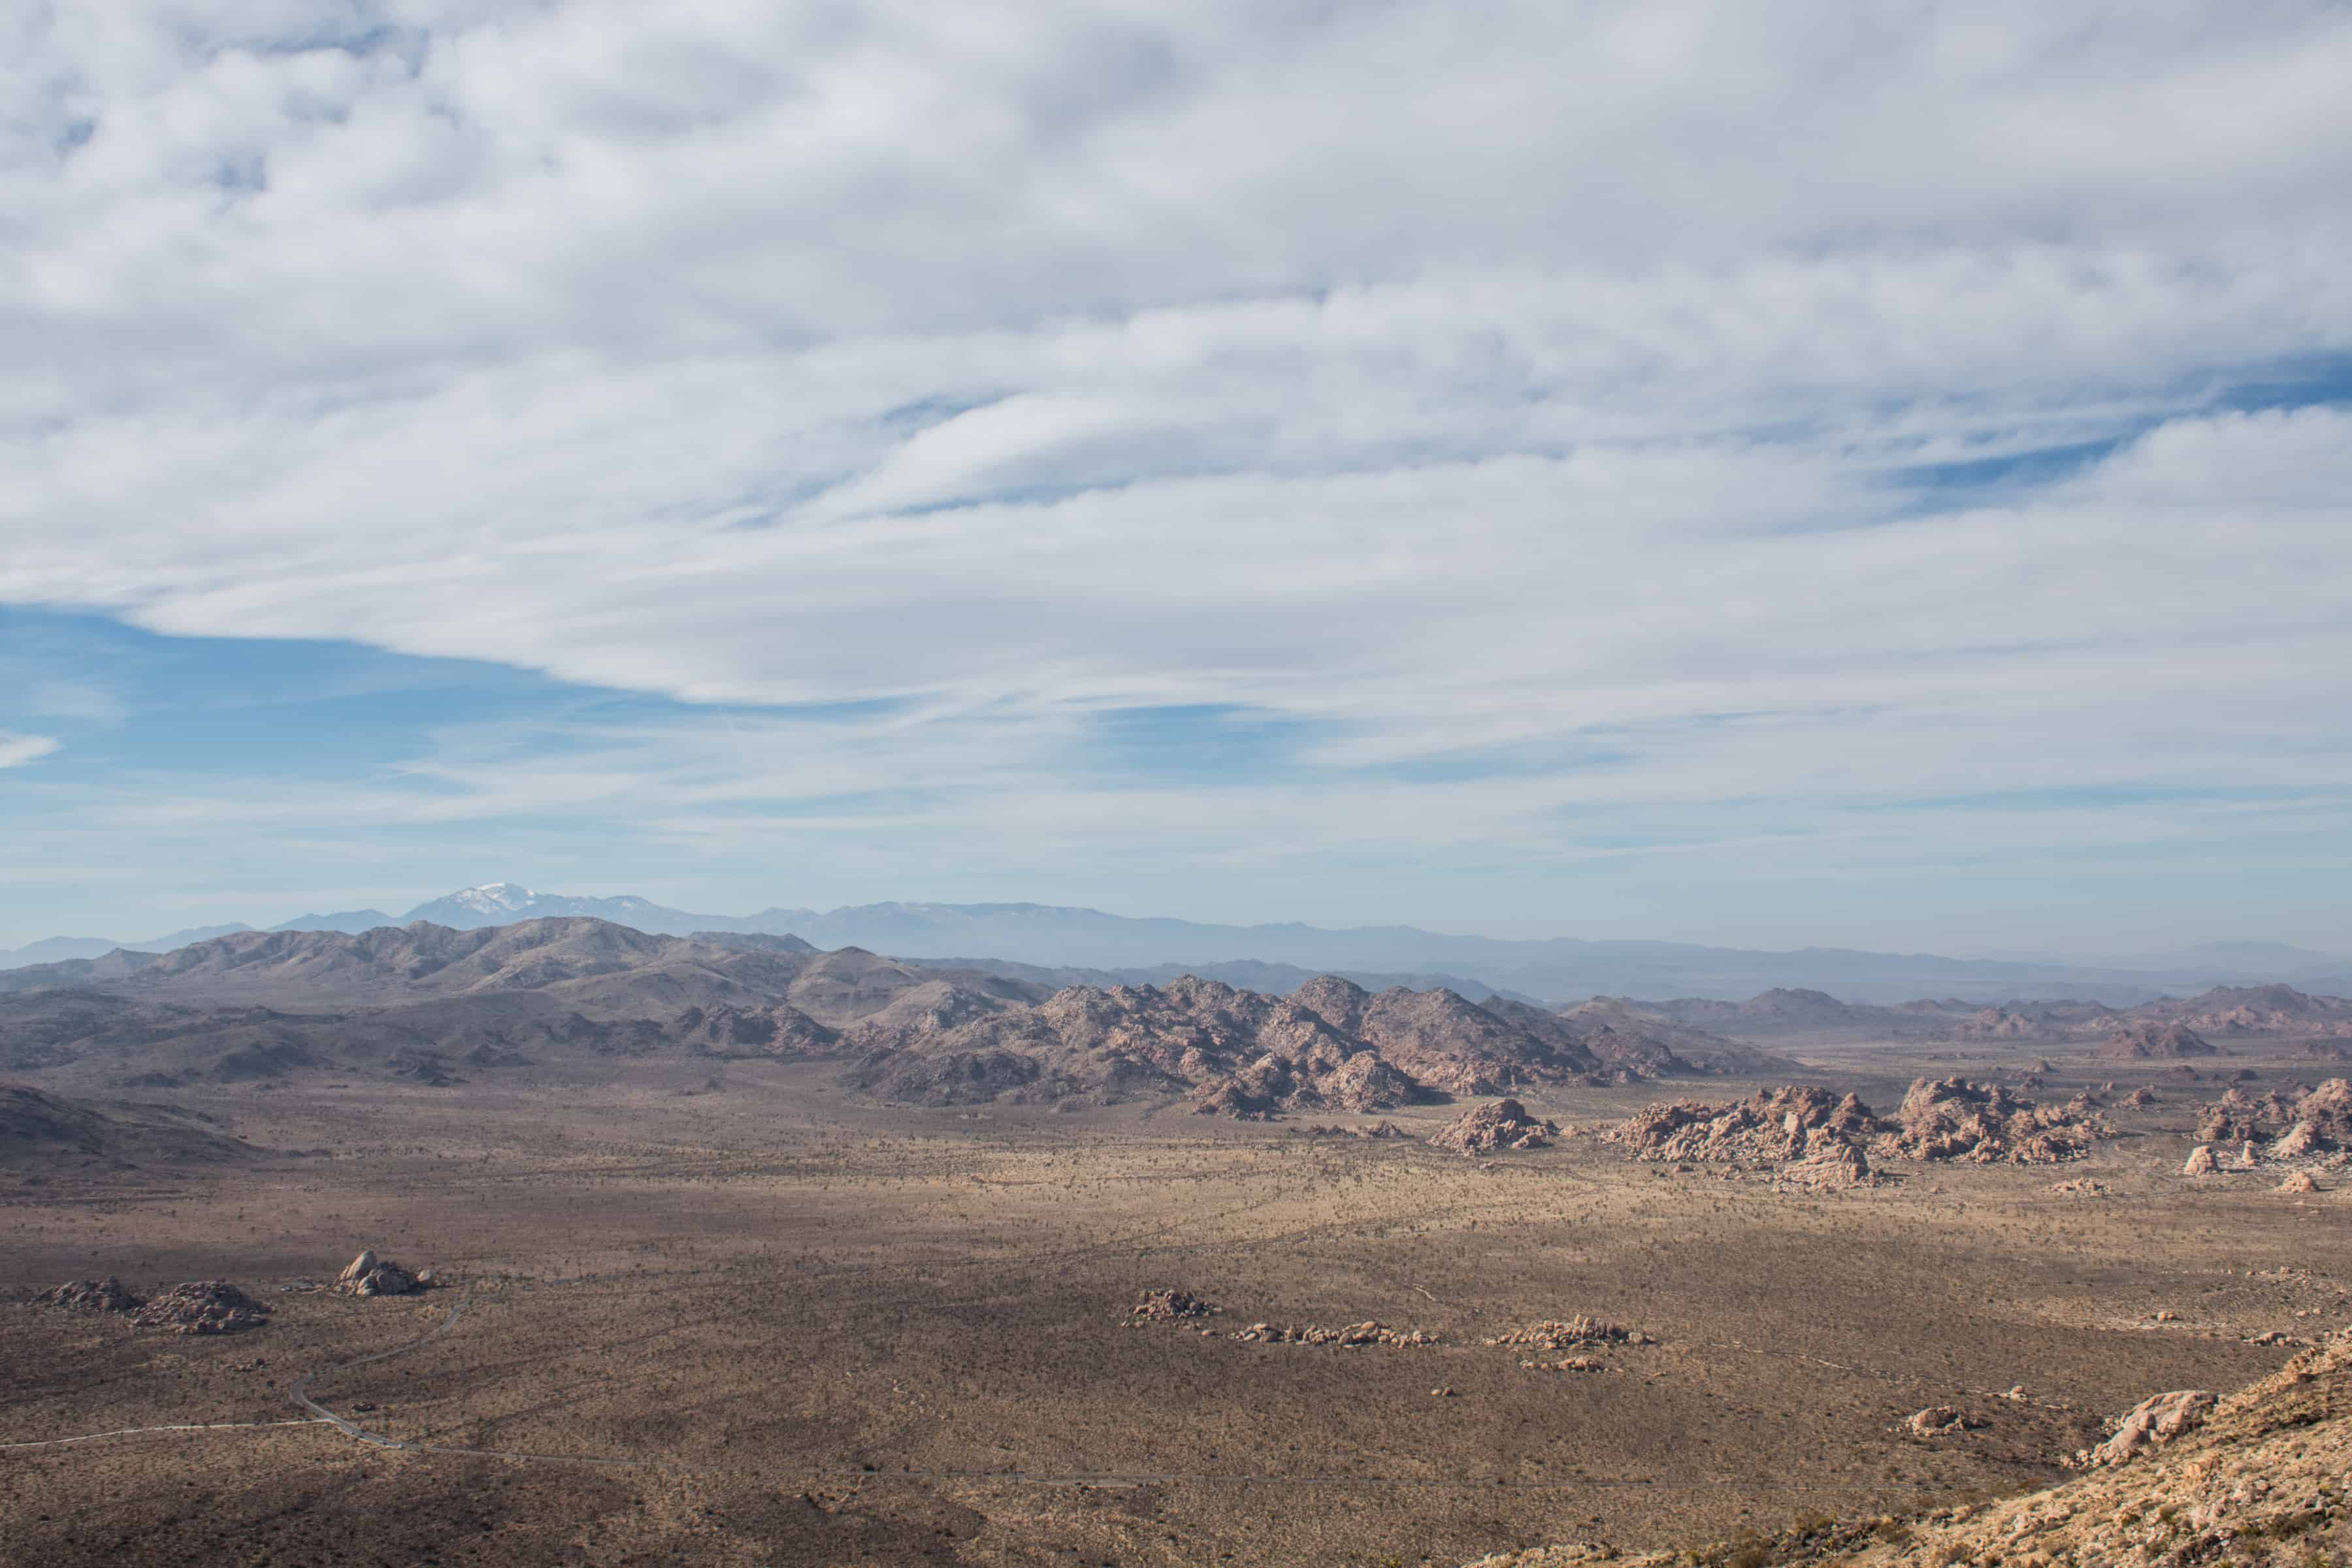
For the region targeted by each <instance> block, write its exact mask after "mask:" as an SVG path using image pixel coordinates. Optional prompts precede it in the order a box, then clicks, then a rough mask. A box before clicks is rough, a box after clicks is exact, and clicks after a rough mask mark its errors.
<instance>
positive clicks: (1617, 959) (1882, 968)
mask: <svg viewBox="0 0 2352 1568" xmlns="http://www.w3.org/2000/svg"><path fill="white" fill-rule="evenodd" d="M556 916H576V917H586V918H590V919H596V920H605V921H613V922H614V923H616V924H620V925H625V926H628V927H630V928H631V929H633V930H636V931H645V932H646V933H648V934H650V935H664V936H688V935H691V934H693V933H695V932H698V931H702V932H711V933H735V934H739V935H772V936H782V935H785V934H792V935H797V936H799V937H801V938H803V939H804V940H806V941H808V942H812V943H814V945H816V946H817V947H820V948H825V949H834V948H842V947H860V948H865V949H867V950H869V951H872V952H888V953H895V954H897V955H898V956H900V957H904V958H910V959H919V960H923V961H926V962H936V961H940V960H945V959H950V958H961V959H963V960H966V961H971V962H986V963H1004V964H1021V965H1032V966H1035V967H1038V968H1043V969H1050V970H1080V969H1092V970H1097V971H1105V972H1120V971H1160V972H1163V973H1164V972H1167V971H1170V970H1173V971H1175V972H1179V973H1204V972H1205V971H1207V970H1210V969H1213V968H1214V969H1223V968H1227V967H1229V966H1234V965H1240V964H1247V963H1255V964H1263V965H1267V966H1269V968H1270V969H1271V970H1274V971H1279V972H1280V973H1289V972H1292V971H1297V972H1303V973H1307V974H1322V973H1352V974H1370V975H1380V976H1412V977H1422V976H1445V977H1447V979H1448V983H1449V984H1450V983H1451V982H1452V981H1454V980H1462V981H1467V982H1469V983H1471V984H1474V985H1475V986H1478V987H1484V988H1487V989H1488V990H1490V991H1492V992H1497V993H1501V994H1507V995H1516V996H1520V997H1530V996H1532V997H1541V998H1546V999H1549V1000H1560V999H1565V998H1572V997H1583V996H1591V995H1617V996H1628V997H1633V998H1636V999H1639V1000H1642V1001H1644V1002H1663V1001H1667V1000H1670V999H1696V1000H1716V1001H1726V1002H1732V1001H1740V1000H1743V999H1748V998H1752V997H1754V996H1756V995H1757V994H1759V993H1763V992H1769V991H1774V990H1785V991H1790V992H1805V991H1812V992H1821V993H1827V994H1834V995H1835V996H1837V997H1839V998H1842V999H1843V1000H1844V1001H1845V1002H1847V1003H1849V1004H1855V1005H1885V1004H1892V1003H1897V1002H1902V1001H1906V1000H1908V999H1910V998H1915V997H1919V996H1938V997H1950V998H1953V999H1955V1000H1958V1001H1965V1002H1969V1003H1973V1004H1977V1005H1983V1004H1986V1003H1992V1002H2007V1001H2051V1000H2057V999H2061V998H2069V997H2073V998H2084V999H2088V1000H2093V1001H2097V1002H2101V1003H2105V1004H2106V1005H2111V1006H2131V1005H2137V1004H2139V1003H2142V1002H2149V1001H2154V1000H2157V999H2158V998H2159V997H2161V996H2165V995H2174V994H2184V993H2191V992H2197V991H2202V990H2205V989H2207V988H2209V987H2210V986H2213V985H2223V984H2271V983H2285V984H2294V985H2297V986H2299V987H2301V988H2303V989H2305V990H2312V991H2347V990H2352V959H2340V960H2336V959H2327V958H2326V955H2324V954H2319V955H2314V954H2309V953H2308V951H2307V950H2302V949H2293V948H2281V947H2279V946H2278V945H2277V944H2269V943H2217V944H2212V946H2211V950H2210V951H2212V952H2213V953H2214V954H2215V956H2213V957H2212V958H2211V959H2210V962H2200V961H2198V960H2196V959H2195V957H2194V953H2193V952H2191V953H2184V954H2180V955H2177V956H2179V957H2180V958H2182V959H2183V960H2184V961H2185V962H2186V963H2187V964H2188V966H2187V967H2182V968H2179V969H2129V968H2116V967H2103V966H2096V965H2089V966H2086V965H2079V964H2065V963H2022V962H2013V961H2008V960H1993V959H1955V958H1944V957H1940V956H1937V955H1935V954H1932V953H1910V954H1905V953H1885V952H1864V951H1861V950H1856V949H1847V948H1803V949H1798V950H1794V951H1790V952H1751V951H1748V950H1745V949H1738V948H1720V947H1707V946H1702V945H1699V944H1696V943H1688V942H1646V941H1599V942H1592V941H1583V940H1580V939H1577V938H1572V937H1551V938H1543V939H1538V940H1525V941H1515V940H1507V939H1503V938H1497V937H1480V936H1453V935H1447V934H1444V933H1442V932H1436V931H1422V930H1419V929H1417V928H1415V927H1412V926H1365V927H1358V928H1354V929H1350V930H1328V929H1325V928H1322V927H1318V926H1310V925H1304V924H1300V923H1297V922H1289V923H1279V924H1269V925H1256V926H1230V925H1209V924H1202V923H1200V922H1197V921H1182V920H1173V919H1167V918H1158V917H1154V918H1141V919H1139V918H1130V917H1128V916H1123V915H1112V914H1106V913H1104V912H1102V911H1101V910H1088V909H1076V908H1066V907H1062V906H1056V905H1048V904H1030V903H1001V904H997V903H992V904H944V903H904V902H892V903H878V904H862V905H855V906H845V907H844V908H840V909H835V910H811V909H784V908H781V907H778V908H772V909H767V910H761V911H759V912H758V913H756V914H751V915H743V916H728V915H709V914H697V913H693V912H690V911H688V910H677V909H671V908H668V907H667V906H664V905H661V904H656V903H655V902H653V901H652V900H646V899H642V898H637V897H634V896H620V897H613V898H589V897H577V896H573V895H570V894H560V893H544V892H540V891H537V890H535V889H530V888H528V887H525V886H523V885H521V884H520V883H516V882H489V883H484V884H482V885H480V886H478V887H474V888H467V889H459V890H458V891H457V892H455V893H450V894H447V895H445V896H444V897H442V898H438V899H435V900H429V901H427V902H425V903H423V904H419V905H418V906H416V907H415V909H413V910H409V911H408V912H407V913H406V914H405V915H403V916H401V917H400V921H399V922H398V923H402V924H407V923H413V922H415V921H420V920H421V921H430V922H431V923H433V924H436V925H445V926H448V927H450V928H451V929H454V930H474V929H479V928H482V927H487V926H498V925H511V924H515V923H518V922H520V921H529V920H538V919H546V918H549V917H556ZM358 921H373V922H374V923H380V924H392V923H394V922H393V921H390V920H389V919H386V918H383V916H382V911H379V910H353V911H350V912H349V913H347V914H344V915H306V916H303V917H301V918H300V919H299V920H297V921H288V922H286V924H285V925H284V926H281V927H279V928H278V929H280V930H289V929H291V930H339V931H352V930H364V929H368V928H367V927H366V926H364V925H355V924H354V923H353V922H358ZM218 929H221V930H227V929H232V928H218ZM246 929H249V928H246ZM181 934H182V935H183V936H185V935H186V933H181ZM77 940H79V939H77ZM34 945H35V946H36V947H47V946H48V945H50V944H41V943H36V944H34ZM122 945H128V946H131V947H133V948H135V949H136V950H139V951H150V952H152V951H155V945H154V944H152V943H132V944H122ZM109 951H111V946H110V944H104V943H99V942H86V943H83V945H82V946H80V947H79V948H78V949H77V950H76V951H74V952H56V951H47V952H41V953H33V954H31V956H26V954H27V953H28V952H30V950H28V949H27V950H18V952H17V953H15V954H0V968H12V967H16V966H19V965H21V964H24V963H37V962H42V961H43V960H44V959H56V958H68V957H80V958H95V957H99V956H100V955H101V954H102V953H104V952H109ZM2306 956H2310V957H2316V958H2318V959H2320V960H2322V961H2323V962H2321V963H2318V964H2316V965H2315V966H2313V967H2310V968H2308V969H2306V968H2304V967H2301V964H2302V960H2303V958H2305V957H2306ZM2266 959H2284V960H2289V961H2292V963H2293V964H2294V965H2295V967H2294V970H2293V972H2292V973H2280V972H2274V971H2273V970H2268V969H2263V968H2262V967H2261V966H2260V963H2259V962H2257V961H2261V960H2266ZM2249 963H2253V964H2254V967H2252V968H2249V967H2246V965H2247V964H2249ZM1237 983H1239V982H1237ZM1455 988H1456V989H1459V988H1460V987H1459V986H1456V987H1455Z"/></svg>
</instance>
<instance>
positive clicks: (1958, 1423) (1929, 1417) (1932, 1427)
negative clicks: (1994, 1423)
mask: <svg viewBox="0 0 2352 1568" xmlns="http://www.w3.org/2000/svg"><path fill="white" fill-rule="evenodd" d="M1983 1425H1984V1423H1983V1422H1982V1421H1979V1420H1978V1419H1977V1418H1976V1417H1975V1416H1973V1415H1968V1414H1966V1413H1965V1412H1963V1411H1959V1410H1955V1409H1954V1408H1953V1407H1952V1406H1950V1405H1929V1406H1927V1409H1925V1410H1921V1411H1917V1412H1916V1413H1914V1414H1913V1415H1912V1416H1911V1418H1910V1419H1909V1420H1907V1421H1906V1422H1904V1423H1903V1429H1904V1430H1905V1431H1906V1432H1908V1433H1910V1434H1911V1436H1914V1437H1957V1436H1959V1435H1960V1434H1961V1433H1963V1432H1967V1431H1969V1430H1971V1429H1973V1428H1976V1427H1979V1426H1983Z"/></svg>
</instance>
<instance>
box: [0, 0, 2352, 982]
mask: <svg viewBox="0 0 2352 1568" xmlns="http://www.w3.org/2000/svg"><path fill="white" fill-rule="evenodd" d="M741 9H742V8H736V7H719V6H709V7H704V6H698V5H685V6H672V7H660V8H646V7H643V6H632V5H621V4H617V3H614V4H606V3H603V0H574V3H572V4H564V5H552V6H548V5H519V4H514V5H510V4H504V3H501V0H467V3H465V4H457V5H450V4H444V3H436V4H430V5H425V4H416V5H409V4H400V3H393V0H385V3H381V4H377V3H362V0H350V3H342V4H326V3H322V0H271V3H270V4H268V5H258V6H256V5H238V6H234V7H231V6H226V5H221V6H209V5H203V4H195V3H185V0H173V3H172V4H164V3H162V0H154V3H144V0H142V3H139V4H131V5H121V6H108V7H102V8H100V7H57V8H48V9H46V10H38V11H36V12H31V13H27V14H26V15H25V16H20V17H18V18H16V19H14V20H11V21H9V22H7V23H5V24H0V27H5V28H7V29H12V31H9V32H8V33H7V34H6V36H5V37H0V44H5V47H0V93H5V97H6V100H7V101H8V102H9V103H10V104H11V105H12V107H13V109H14V110H16V112H14V113H12V114H10V115H8V116H5V117H0V202H5V210H7V211H8V212H9V213H10V214H11V215H12V216H11V221H12V224H14V225H15V227H14V229H12V242H11V245H10V247H8V249H7V251H6V253H5V255H0V283H5V287H0V353H5V355H6V356H7V360H8V363H10V364H11V365H12V367H16V370H15V373H14V374H12V375H11V376H10V377H9V378H8V380H7V382H6V384H5V387H0V830H5V833H6V835H7V838H8V841H9V843H10V845H11V853H10V854H9V855H8V857H7V858H5V861H4V862H0V945H5V944H7V943H9V942H17V941H23V940H26V939H30V938H34V937H37V936H42V935H47V934H53V933H58V932H75V933H89V934H105V935H113V936H122V937H138V936H142V935H146V934H152V933H153V932H159V931H164V930H168V929H172V928H174V927H177V926H182V925H186V924H192V923H198V922H202V921H215V920H227V919H244V920H248V921H257V922H265V923H266V922H268V921H275V920H279V919H284V918H287V917H288V916H290V915H293V914H296V913H299V912H302V911H303V910H317V909H327V908H341V907H347V906H350V905H353V904H362V903H374V904H378V905H381V906H383V907H385V908H388V909H394V910H397V909H400V908H404V907H405V906H406V905H407V904H409V903H412V902H415V901H417V900H422V899H424V898H426V897H429V896H432V895H434V894H436V893H439V892H442V891H446V890H447V889H449V888H452V887H455V886H458V885H461V884H465V883H470V882H476V881H481V880H488V879H499V878H507V879H517V880H522V881H526V882H530V883H533V884H535V885H541V886H545V887H549V888H552V889H559V890H564V891H576V892H607V893H611V892H624V891H626V892H636V893H642V894H645V895H646V896H648V897H653V898H656V899H659V900H662V901H664V902H667V903H673V904H677V905H681V906H684V907H688V908H692V909H698V910H712V911H720V912H725V911H744V910H751V909H754V908H758V907H761V906H765V905H769V904H777V903H782V904H803V903H805V904H816V905H829V904H834V903H841V902H862V901H869V900H883V899H893V898H914V899H919V898H932V899H950V900H1013V899H1031V900H1043V901H1055V902H1083V903H1090V904H1095V905H1097V906H1100V907H1104V908H1108V909H1113V910H1121V911H1124V912H1130V913H1171V914H1181V915H1187V916H1192V917H1194V918H1200V919H1209V920H1231V921H1259V920H1280V919H1304V920H1311V921H1319V922H1323V923H1359V922H1366V923H1369V922H1381V921H1410V922H1414V923H1421V924H1426V925H1431V926H1437V927H1443V928H1446V929H1454V930H1465V931H1496V932H1498V933H1507V934H1539V933H1559V934H1573V935H1586V936H1612V935H1622V936H1658V937H1676V938H1687V939H1692V940H1703V941H1718V942H1737V943H1739V944H1743V945H1769V946H1795V945H1801V944H1804V943H1808V942H1822V943H1837V944H1844V945H1856V946H1872V947H1913V948H1933V949H1939V950H1942V951H1948V952H1991V951H2002V952H2031V951H2049V952H2063V953H2074V954H2098V953H2109V952H2134V951H2145V950H2147V949H2148V948H2151V947H2160V946H2165V945H2170V944H2174V943H2179V942H2195V941H2207V940H2221V939H2237V938H2272V939H2279V940H2286V941H2293V942H2301V943H2304V944H2307V945H2311V946H2316V947H2321V948H2334V949H2338V950H2347V949H2352V929H2347V916H2346V913H2345V908H2346V905H2345V900H2343V899H2342V897H2341V894H2340V891H2339V889H2340V888H2341V886H2342V885H2343V881H2344V877H2345V872H2346V870H2347V862H2352V814H2347V794H2348V793H2352V788H2348V787H2347V784H2346V781H2347V779H2352V755H2347V752H2352V737H2347V727H2346V721H2345V715H2346V714H2347V711H2352V676H2347V673H2346V672H2347V670H2352V615H2347V606H2352V550H2347V521H2352V518H2347V502H2346V497H2347V495H2352V277H2347V274H2346V272H2345V269H2344V268H2343V267H2342V266H2341V258H2342V257H2343V256H2344V255H2346V254H2347V253H2352V210H2347V204H2346V203H2345V202H2344V201H2343V199H2342V195H2341V193H2342V192H2343V191H2344V190H2345V189H2347V188H2352V106H2347V102H2346V101H2345V95H2344V94H2343V93H2342V91H2341V83H2342V81H2343V80H2344V79H2346V77H2347V73H2352V15H2347V13H2346V12H2345V11H2344V10H2343V8H2342V7H2340V6H2334V5H2322V4H2316V3H2313V4H2295V3H2291V0H2281V3H2279V4H2273V5H2263V6H2258V7H2253V8H2247V7H2244V6H2236V7H2225V6H2221V5H2189V4H2154V5H2131V6H2127V7H2126V6H2120V5H2119V6H2115V7H2102V6H2091V7H2079V8H2078V7H2070V8H2066V9H2065V11H2064V12H2063V14H2061V13H2053V12H2052V10H2051V8H2049V7H2046V6H2033V5H2023V4H2018V5H2010V4H2005V3H2001V0H1992V3H1988V4H1979V5H1970V6H1967V7H1955V6H1938V5H1925V6H1916V7H1905V8H1895V9H1889V10H1885V11H1874V12H1868V13H1856V12H1854V11H1853V10H1852V9H1851V8H1848V7H1843V6H1839V7H1830V6H1823V7H1822V8H1820V9H1819V10H1818V11H1815V12H1812V13H1811V15H1812V16H1813V18H1814V21H1813V24H1812V25H1807V26H1798V25H1790V16H1801V15H1803V14H1805V12H1804V8H1802V7H1800V8H1799V10H1798V11H1797V12H1795V13H1790V12H1786V11H1781V12H1776V13H1775V15H1774V16H1773V17H1772V18H1770V19H1769V20H1768V19H1767V18H1765V17H1764V16H1761V15H1760V14H1759V13H1758V12H1757V11H1756V10H1755V8H1753V7H1743V6H1738V5H1728V4H1723V5H1706V4H1688V5H1677V4H1665V5H1660V4H1649V5H1592V6H1587V7H1579V8H1572V9H1563V8H1559V7H1549V6H1531V7H1527V8H1524V9H1511V8H1505V9H1503V10H1501V11H1498V12H1496V14H1495V16H1494V17H1493V18H1492V24H1491V26H1486V27H1484V28H1481V29H1478V30H1477V36H1475V37H1465V36H1464V34H1465V32H1467V31H1469V30H1465V29H1462V28H1460V27H1458V26H1454V25H1452V23H1451V20H1450V16H1449V13H1448V12H1447V11H1446V10H1445V9H1444V8H1443V7H1439V6H1436V5H1417V4H1404V5H1390V6H1381V7H1360V8H1337V9H1335V8H1330V7H1322V6H1307V7H1284V6H1266V5H1233V6H1224V5H1214V4H1212V5H1197V6H1187V7H1182V8H1176V7H1168V8H1164V9H1160V10H1156V11H1155V10H1153V9H1151V8H1139V7H1133V6H1121V5H1105V6H1100V7H1097V6H1089V5H1067V6H1063V5H1055V6H1048V7H1037V6H1024V7H1008V8H1005V9H1003V10H1001V11H998V10H991V9H989V8H986V7H982V8H980V9H977V10H975V9H971V8H949V9H946V10H942V8H939V7H926V6H915V5H893V4H880V3H877V4H869V5H862V6H859V7H856V8H853V9H849V10H842V9H840V8H801V7H793V6H783V7H772V8H758V14H756V15H739V14H738V12H739V10H741ZM17 237H21V242H20V241H19V239H18V238H17Z"/></svg>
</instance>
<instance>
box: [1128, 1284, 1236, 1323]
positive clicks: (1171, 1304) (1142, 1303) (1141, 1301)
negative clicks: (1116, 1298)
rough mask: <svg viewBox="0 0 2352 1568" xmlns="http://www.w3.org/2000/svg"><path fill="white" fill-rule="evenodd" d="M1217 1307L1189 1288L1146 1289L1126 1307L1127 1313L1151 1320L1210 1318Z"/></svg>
mask: <svg viewBox="0 0 2352 1568" xmlns="http://www.w3.org/2000/svg"><path fill="white" fill-rule="evenodd" d="M1216 1313H1217V1309H1216V1308H1215V1307H1213V1306H1212V1305H1210V1304H1209V1303H1208V1302H1206V1301H1203V1300H1201V1298H1199V1297H1198V1296H1195V1295H1193V1294H1192V1292H1191V1291H1189V1290H1146V1291H1145V1292H1144V1293H1143V1294H1142V1295H1141V1296H1139V1297H1138V1298H1137V1299H1136V1302H1135V1305H1134V1306H1132V1307H1129V1309H1128V1315H1129V1317H1135V1318H1144V1319H1148V1320H1150V1321H1153V1322H1174V1321H1177V1320H1179V1319H1181V1318H1212V1317H1214V1316H1216Z"/></svg>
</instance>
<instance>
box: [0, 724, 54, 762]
mask: <svg viewBox="0 0 2352 1568" xmlns="http://www.w3.org/2000/svg"><path fill="white" fill-rule="evenodd" d="M57 749H58V742H56V741H54V740H51V739H50V738H49V737H48V736H47V735H20V734H17V733H16V731H12V730H0V768H21V767H23V766H24V765H25V764H26V763H37V762H39V761H40V760H41V759H42V758H43V757H46V756H47V755H49V754H50V753H51V752H55V751H56V750H57Z"/></svg>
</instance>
